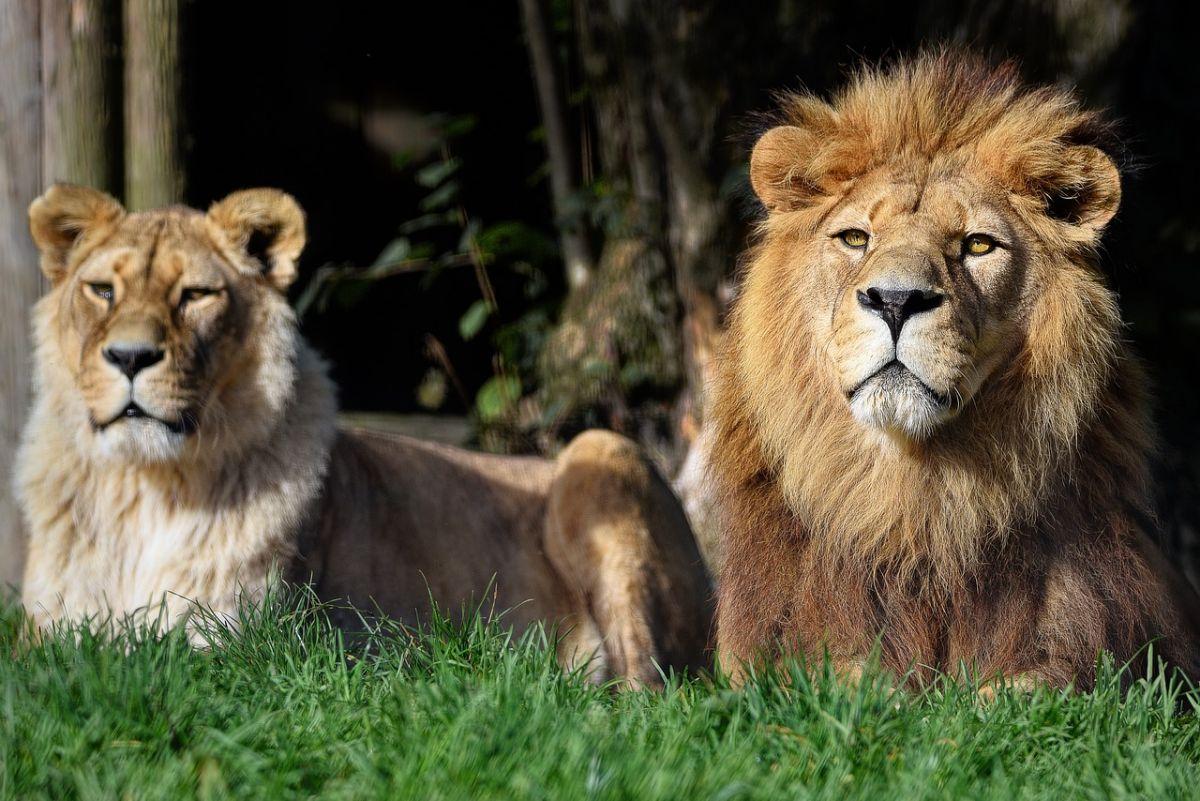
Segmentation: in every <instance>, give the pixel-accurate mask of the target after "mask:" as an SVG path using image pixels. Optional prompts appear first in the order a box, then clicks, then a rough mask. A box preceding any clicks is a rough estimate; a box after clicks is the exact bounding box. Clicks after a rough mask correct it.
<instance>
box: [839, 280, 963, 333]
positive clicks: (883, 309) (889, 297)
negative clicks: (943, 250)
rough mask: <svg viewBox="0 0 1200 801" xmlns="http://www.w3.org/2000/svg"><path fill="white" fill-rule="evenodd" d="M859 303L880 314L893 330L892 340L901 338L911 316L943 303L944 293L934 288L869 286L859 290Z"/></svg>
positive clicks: (930, 309) (889, 328)
mask: <svg viewBox="0 0 1200 801" xmlns="http://www.w3.org/2000/svg"><path fill="white" fill-rule="evenodd" d="M858 303H859V305H860V306H862V307H863V308H864V309H866V310H867V311H869V312H872V313H873V314H878V315H879V316H880V317H882V318H883V321H884V322H885V323H887V327H888V330H889V331H891V332H892V342H895V341H897V340H898V339H900V329H901V328H903V327H904V323H905V322H906V321H907V320H908V318H909V317H912V316H913V315H914V314H920V313H921V312H927V311H932V310H933V309H936V308H937V307H938V306H941V305H942V295H941V293H939V292H935V291H934V290H932V289H881V288H879V287H874V286H873V287H868V288H867V289H866V290H865V291H864V290H861V289H860V290H858Z"/></svg>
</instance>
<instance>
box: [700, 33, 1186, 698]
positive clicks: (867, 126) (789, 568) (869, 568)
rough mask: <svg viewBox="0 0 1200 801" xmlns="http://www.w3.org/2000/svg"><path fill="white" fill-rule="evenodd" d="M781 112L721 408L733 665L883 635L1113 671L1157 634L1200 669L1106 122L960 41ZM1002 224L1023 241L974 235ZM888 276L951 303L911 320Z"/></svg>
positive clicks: (902, 655)
mask: <svg viewBox="0 0 1200 801" xmlns="http://www.w3.org/2000/svg"><path fill="white" fill-rule="evenodd" d="M780 122H781V124H780V125H779V126H777V127H775V128H773V129H772V130H770V131H768V132H767V133H766V134H765V135H764V136H763V137H762V139H760V141H759V143H758V144H757V146H756V147H755V150H754V154H753V157H752V161H751V181H752V183H753V184H754V187H755V191H756V192H757V194H758V195H759V197H760V198H761V199H762V201H763V202H764V204H765V205H766V206H767V209H768V216H767V218H766V220H765V222H764V223H763V225H762V228H761V233H760V241H759V243H758V244H757V246H756V247H755V249H754V250H753V251H752V253H751V254H750V256H749V258H748V261H747V264H746V269H745V276H744V281H743V286H742V290H741V294H740V296H739V299H738V302H737V305H736V308H735V311H734V313H733V315H732V321H731V326H730V334H729V337H728V341H727V346H726V349H725V352H724V354H723V358H722V361H721V364H720V368H719V377H718V381H717V387H716V392H715V402H714V410H713V420H714V442H715V445H714V450H713V456H712V462H713V464H712V470H713V475H714V478H715V479H716V481H717V483H718V485H719V487H720V490H721V495H722V498H723V501H722V504H723V511H724V520H725V538H724V542H723V552H724V555H725V556H724V563H723V569H722V573H721V582H720V601H719V610H718V648H719V654H720V658H721V660H722V662H723V663H724V664H725V665H726V666H727V667H729V668H730V669H731V670H734V671H735V672H736V671H737V670H738V669H739V665H741V664H744V663H745V662H746V661H748V660H752V659H755V658H758V657H760V656H763V655H767V656H771V655H775V654H778V653H780V650H781V649H783V650H793V649H798V650H800V651H802V652H806V653H809V654H820V653H821V651H822V650H827V651H828V652H829V653H830V655H831V656H832V657H833V658H834V660H835V661H837V662H840V663H845V664H853V663H855V662H859V661H861V660H862V659H863V658H864V657H866V656H867V654H868V652H869V651H870V649H871V648H872V646H873V645H874V644H875V642H876V641H877V639H878V641H879V643H880V646H881V648H882V656H883V659H884V663H885V665H886V666H887V667H889V668H891V669H893V670H895V671H898V672H903V671H905V670H907V669H908V668H909V667H910V666H913V667H917V668H918V670H917V674H916V675H917V676H918V677H920V676H922V675H925V673H926V671H927V670H928V669H938V670H943V671H946V670H948V671H955V670H957V669H958V666H959V665H960V664H961V663H965V664H967V665H968V666H969V667H971V668H973V669H975V670H977V671H979V672H980V673H981V674H985V675H997V674H999V675H1003V676H1008V677H1017V676H1022V677H1025V678H1032V679H1033V680H1036V681H1044V682H1049V683H1052V684H1056V685H1063V684H1066V683H1068V682H1072V681H1073V682H1076V683H1077V684H1078V685H1079V686H1087V685H1088V684H1089V683H1090V682H1091V681H1092V680H1093V677H1094V664H1095V660H1096V657H1097V655H1098V653H1099V652H1100V651H1101V650H1108V651H1111V652H1112V653H1114V654H1115V655H1116V657H1117V659H1118V660H1127V659H1131V658H1133V657H1134V656H1135V654H1136V653H1137V652H1138V650H1139V649H1140V648H1142V647H1143V646H1144V645H1146V644H1147V642H1149V641H1150V640H1152V639H1154V640H1156V645H1155V647H1156V649H1157V651H1156V652H1157V653H1158V654H1159V655H1161V656H1164V657H1165V658H1166V659H1167V660H1168V661H1169V662H1171V663H1172V664H1174V665H1177V666H1179V667H1181V668H1183V669H1184V670H1185V671H1186V672H1187V673H1189V674H1190V675H1192V676H1200V650H1198V639H1197V637H1198V635H1197V630H1196V628H1195V622H1196V618H1195V611H1194V610H1195V608H1196V607H1195V605H1194V604H1195V599H1194V596H1193V594H1192V592H1191V590H1190V588H1189V587H1187V586H1186V583H1185V582H1184V581H1183V580H1182V579H1181V578H1180V577H1179V576H1178V575H1177V574H1176V573H1175V572H1174V571H1173V570H1172V569H1171V568H1170V567H1169V566H1168V565H1167V564H1166V563H1165V560H1164V559H1163V558H1162V556H1161V554H1160V553H1159V552H1158V550H1157V548H1156V546H1155V545H1154V544H1153V543H1152V542H1151V540H1150V538H1151V537H1152V536H1153V535H1154V533H1155V531H1154V526H1153V519H1152V515H1151V512H1150V502H1149V493H1148V483H1149V474H1148V469H1147V457H1148V453H1149V450H1150V447H1151V442H1152V436H1151V431H1150V425H1149V422H1148V419H1147V415H1146V410H1145V407H1146V399H1145V385H1146V381H1145V378H1144V377H1143V374H1142V371H1141V368H1140V367H1139V365H1138V363H1137V361H1136V359H1135V358H1134V357H1133V356H1132V355H1131V354H1130V352H1129V349H1128V347H1127V345H1126V343H1125V342H1124V340H1123V339H1122V332H1121V321H1120V317H1119V312H1118V309H1117V304H1116V299H1115V297H1114V295H1113V293H1112V292H1111V290H1109V289H1108V288H1107V287H1106V286H1105V283H1104V280H1103V277H1102V275H1101V274H1100V272H1099V270H1098V269H1097V267H1096V259H1095V249H1096V246H1097V244H1098V242H1099V238H1100V234H1101V232H1102V230H1103V228H1104V226H1105V224H1106V223H1107V222H1108V220H1109V219H1110V218H1111V217H1112V215H1113V214H1114V213H1115V211H1116V208H1117V205H1118V202H1119V199H1120V179H1119V175H1118V172H1117V169H1116V166H1115V165H1114V163H1113V161H1112V159H1111V157H1110V156H1109V155H1107V153H1106V152H1105V151H1104V149H1103V148H1104V147H1105V146H1106V145H1107V142H1108V130H1107V127H1106V126H1105V124H1104V123H1103V121H1102V120H1101V119H1100V118H1099V117H1098V116H1097V115H1096V114H1095V113H1093V112H1090V111H1086V110H1083V109H1081V108H1080V107H1079V106H1078V104H1077V103H1076V101H1075V100H1074V98H1073V97H1072V96H1071V95H1070V94H1069V93H1067V92H1065V91H1062V90H1058V89H1050V88H1040V89H1037V88H1029V87H1026V86H1023V85H1022V84H1021V83H1020V82H1019V80H1018V79H1017V76H1016V74H1015V71H1014V70H1013V68H1012V67H1011V66H1002V67H999V68H991V67H988V66H986V65H984V64H983V63H981V62H979V61H977V60H975V59H973V58H970V57H965V56H959V55H954V54H947V53H941V54H932V55H926V56H922V57H920V58H918V59H915V60H913V61H909V62H904V63H900V64H898V65H896V66H894V67H892V68H890V69H881V70H874V69H865V70H863V71H861V72H860V73H859V74H857V75H856V76H855V77H854V78H853V79H852V80H851V82H850V84H849V86H848V87H847V88H846V89H845V90H843V91H842V92H840V93H839V94H838V95H837V96H836V97H834V98H833V100H832V101H830V102H825V101H823V100H820V99H818V98H816V97H813V96H810V95H794V96H787V97H785V98H784V100H783V110H782V115H781V120H780ZM848 229H860V230H863V231H866V232H867V233H868V234H869V242H868V244H867V245H866V246H865V247H863V248H852V247H849V246H848V245H846V244H845V243H844V240H842V239H841V238H839V236H838V234H839V233H840V232H842V231H844V230H848ZM976 233H985V234H988V235H990V236H992V237H993V238H994V240H995V241H996V242H997V243H998V246H997V247H996V248H995V249H994V250H993V251H991V252H988V253H986V254H985V255H968V254H967V251H966V250H965V247H966V246H965V242H966V239H967V237H968V236H970V235H972V234H976ZM877 286H889V287H890V286H897V287H898V286H904V287H906V288H907V287H911V286H920V287H922V291H925V290H928V292H929V293H930V297H935V298H936V299H937V304H936V305H934V306H933V308H932V309H931V310H928V311H925V312H922V313H920V314H916V315H914V316H912V317H910V318H909V319H908V322H906V323H904V327H903V328H902V329H900V333H899V335H898V336H896V335H893V334H890V333H889V332H888V328H887V326H885V325H884V323H883V321H882V320H881V318H880V316H878V315H876V314H874V313H872V312H871V311H870V310H869V309H868V308H866V302H865V300H864V298H869V297H870V296H869V295H868V294H866V292H867V290H868V289H870V288H872V287H877ZM860 293H862V294H860ZM889 360H892V361H890V362H889Z"/></svg>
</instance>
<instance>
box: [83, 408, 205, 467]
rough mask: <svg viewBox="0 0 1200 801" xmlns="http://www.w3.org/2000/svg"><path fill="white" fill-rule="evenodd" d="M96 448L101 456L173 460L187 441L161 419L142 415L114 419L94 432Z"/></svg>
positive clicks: (128, 459)
mask: <svg viewBox="0 0 1200 801" xmlns="http://www.w3.org/2000/svg"><path fill="white" fill-rule="evenodd" d="M95 437H96V439H95V443H96V451H97V453H98V454H99V455H100V457H101V458H103V459H106V460H109V461H122V462H142V463H146V462H173V461H175V460H177V459H178V458H179V456H180V454H181V453H182V452H183V448H184V446H185V445H186V444H187V440H188V437H187V435H186V434H178V433H175V432H173V431H171V430H170V429H168V428H167V427H166V426H165V425H163V424H162V423H159V422H157V421H155V420H149V419H146V418H134V419H128V420H117V421H116V422H114V423H112V424H111V425H109V426H108V427H107V428H105V429H104V430H103V431H98V432H96V435H95Z"/></svg>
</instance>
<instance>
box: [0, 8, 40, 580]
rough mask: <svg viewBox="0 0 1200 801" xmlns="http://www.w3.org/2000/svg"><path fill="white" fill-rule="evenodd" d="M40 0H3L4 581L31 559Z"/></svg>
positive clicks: (0, 450) (0, 544) (0, 312)
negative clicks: (26, 511)
mask: <svg viewBox="0 0 1200 801" xmlns="http://www.w3.org/2000/svg"><path fill="white" fill-rule="evenodd" d="M38 19H39V8H38V0H4V1H3V2H0V286H2V287H3V288H4V289H3V291H2V292H0V586H2V585H7V584H13V585H15V584H17V582H19V581H20V578H21V571H22V568H23V563H24V550H25V542H24V535H23V534H22V526H21V516H20V513H19V512H18V510H17V505H16V501H15V500H14V499H13V493H12V485H13V461H14V457H15V455H16V449H17V443H18V441H19V439H20V436H21V426H22V424H23V423H24V421H25V414H26V412H27V411H28V406H29V389H30V365H31V358H30V337H29V318H30V312H31V310H32V307H33V304H34V302H35V301H36V300H37V299H38V296H39V295H41V293H42V279H41V273H40V271H39V270H38V259H37V251H36V249H35V248H34V246H33V242H32V240H30V238H29V227H28V224H27V223H26V209H27V207H28V206H29V203H30V201H32V200H33V199H34V198H35V197H37V195H38V193H39V192H40V191H41V185H42V176H41V167H42V155H41V134H42V110H41V52H40V51H41V47H40V38H39V30H38V28H39V24H38Z"/></svg>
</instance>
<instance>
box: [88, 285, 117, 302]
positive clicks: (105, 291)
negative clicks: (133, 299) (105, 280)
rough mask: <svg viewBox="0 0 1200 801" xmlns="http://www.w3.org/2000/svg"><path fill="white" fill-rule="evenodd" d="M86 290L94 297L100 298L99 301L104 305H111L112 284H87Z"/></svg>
mask: <svg viewBox="0 0 1200 801" xmlns="http://www.w3.org/2000/svg"><path fill="white" fill-rule="evenodd" d="M88 289H90V290H92V294H93V295H95V296H96V297H98V298H100V300H103V301H105V302H106V303H112V299H113V287H112V284H99V283H96V284H93V283H89V284H88Z"/></svg>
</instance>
